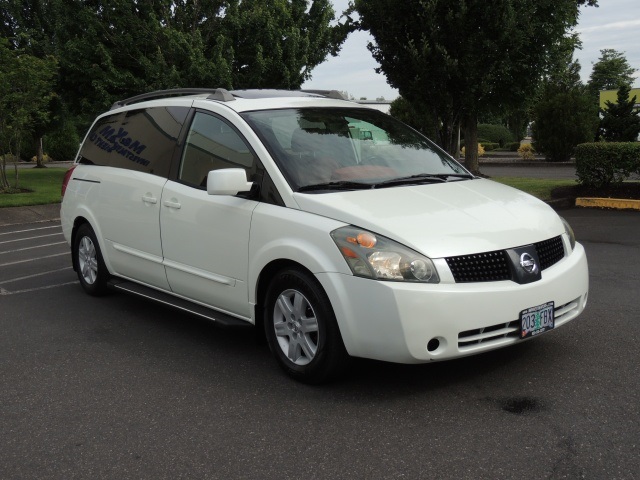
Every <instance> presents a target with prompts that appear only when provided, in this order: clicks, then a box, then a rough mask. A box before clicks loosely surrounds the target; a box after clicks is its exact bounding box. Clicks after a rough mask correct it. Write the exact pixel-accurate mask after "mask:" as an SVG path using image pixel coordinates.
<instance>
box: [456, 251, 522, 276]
mask: <svg viewBox="0 0 640 480" xmlns="http://www.w3.org/2000/svg"><path fill="white" fill-rule="evenodd" d="M447 263H448V264H449V268H450V269H451V273H453V278H455V280H456V282H457V283H468V282H498V281H500V280H510V279H511V271H510V270H509V263H508V259H507V254H506V252H505V251H504V250H497V251H495V252H485V253H476V254H473V255H461V256H459V257H449V258H447Z"/></svg>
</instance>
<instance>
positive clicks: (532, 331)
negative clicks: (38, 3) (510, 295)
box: [520, 302, 554, 338]
mask: <svg viewBox="0 0 640 480" xmlns="http://www.w3.org/2000/svg"><path fill="white" fill-rule="evenodd" d="M553 307H554V305H553V302H547V303H543V304H542V305H538V306H536V307H531V308H527V309H526V310H523V311H521V312H520V338H527V337H533V336H535V335H540V334H541V333H544V332H546V331H547V330H551V329H552V328H553V327H554V323H553V320H554V318H553Z"/></svg>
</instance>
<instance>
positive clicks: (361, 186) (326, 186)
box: [297, 180, 373, 192]
mask: <svg viewBox="0 0 640 480" xmlns="http://www.w3.org/2000/svg"><path fill="white" fill-rule="evenodd" d="M370 188H373V186H372V185H371V184H370V183H359V182H350V181H347V180H341V181H338V182H325V183H316V184H313V185H304V186H302V187H300V188H299V189H298V190H297V191H298V192H313V191H317V190H366V189H370Z"/></svg>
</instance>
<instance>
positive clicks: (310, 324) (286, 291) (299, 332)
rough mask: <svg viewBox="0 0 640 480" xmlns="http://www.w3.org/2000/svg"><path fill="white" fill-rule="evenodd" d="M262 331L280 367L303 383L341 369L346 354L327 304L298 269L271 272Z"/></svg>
mask: <svg viewBox="0 0 640 480" xmlns="http://www.w3.org/2000/svg"><path fill="white" fill-rule="evenodd" d="M264 318H265V334H266V337H267V341H268V343H269V347H270V348H271V351H272V352H273V354H274V356H275V357H276V359H277V360H278V363H279V364H280V366H281V367H282V368H283V369H284V370H285V372H287V373H288V374H289V375H291V376H292V377H294V378H296V379H297V380H300V381H303V382H306V383H321V382H324V381H327V380H329V379H331V378H333V377H335V376H336V375H337V374H338V373H339V372H340V371H341V370H343V369H344V367H345V366H346V363H347V361H348V355H347V352H346V350H345V348H344V344H343V343H342V337H341V336H340V331H339V329H338V324H337V322H336V319H335V315H334V313H333V309H332V308H331V303H330V302H329V299H328V298H327V295H326V293H325V292H324V290H323V289H322V287H321V286H320V284H319V283H318V281H317V280H316V279H315V278H314V277H313V276H312V275H310V274H308V273H306V272H304V271H303V270H300V269H294V268H292V269H285V270H282V271H280V272H279V273H278V274H276V275H275V277H274V279H273V281H272V282H271V285H270V286H269V289H268V290H267V295H266V302H265V312H264Z"/></svg>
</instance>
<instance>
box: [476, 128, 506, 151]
mask: <svg viewBox="0 0 640 480" xmlns="http://www.w3.org/2000/svg"><path fill="white" fill-rule="evenodd" d="M478 138H482V139H485V140H486V143H497V144H498V145H499V146H500V147H504V146H505V145H506V144H507V143H511V142H513V141H514V140H515V138H513V134H512V133H511V132H510V131H509V129H508V128H507V127H505V126H504V125H492V124H490V123H481V124H479V125H478ZM480 143H482V144H483V145H484V143H485V142H482V141H480Z"/></svg>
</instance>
